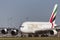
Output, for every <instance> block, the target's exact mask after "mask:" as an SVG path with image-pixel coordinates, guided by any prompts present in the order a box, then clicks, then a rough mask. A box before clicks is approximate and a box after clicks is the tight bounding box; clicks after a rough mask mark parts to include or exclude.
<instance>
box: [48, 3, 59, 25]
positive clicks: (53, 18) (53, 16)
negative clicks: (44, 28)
mask: <svg viewBox="0 0 60 40" xmlns="http://www.w3.org/2000/svg"><path fill="white" fill-rule="evenodd" d="M57 6H58V5H57V4H55V6H54V9H53V12H52V14H51V17H50V19H49V22H50V23H52V26H53V25H54V24H55V19H56V13H57Z"/></svg>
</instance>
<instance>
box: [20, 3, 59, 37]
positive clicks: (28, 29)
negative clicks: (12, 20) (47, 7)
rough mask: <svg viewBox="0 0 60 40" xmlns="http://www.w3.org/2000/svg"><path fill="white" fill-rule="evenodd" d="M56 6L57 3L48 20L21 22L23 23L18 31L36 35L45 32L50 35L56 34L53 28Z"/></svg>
mask: <svg viewBox="0 0 60 40" xmlns="http://www.w3.org/2000/svg"><path fill="white" fill-rule="evenodd" d="M57 7H58V5H57V4H55V6H54V9H53V12H52V14H51V17H50V19H49V21H48V22H31V21H30V22H23V24H22V25H21V27H20V31H21V32H22V33H25V34H29V35H30V34H34V35H38V34H41V36H42V35H44V34H47V33H50V34H51V35H57V31H56V29H55V26H57V25H56V24H55V19H56V13H57Z"/></svg>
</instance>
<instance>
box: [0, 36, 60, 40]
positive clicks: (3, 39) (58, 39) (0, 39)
mask: <svg viewBox="0 0 60 40" xmlns="http://www.w3.org/2000/svg"><path fill="white" fill-rule="evenodd" d="M0 40H60V37H0Z"/></svg>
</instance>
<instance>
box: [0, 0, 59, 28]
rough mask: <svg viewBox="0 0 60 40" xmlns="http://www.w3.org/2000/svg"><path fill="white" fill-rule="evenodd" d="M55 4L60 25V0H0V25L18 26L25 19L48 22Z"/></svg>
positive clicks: (57, 21)
mask: <svg viewBox="0 0 60 40" xmlns="http://www.w3.org/2000/svg"><path fill="white" fill-rule="evenodd" d="M55 4H58V10H57V17H56V24H57V25H60V0H0V27H16V28H18V27H19V26H20V25H21V24H22V23H23V22H25V21H38V22H42V21H43V22H48V21H49V18H50V16H51V13H52V10H53V7H54V5H55Z"/></svg>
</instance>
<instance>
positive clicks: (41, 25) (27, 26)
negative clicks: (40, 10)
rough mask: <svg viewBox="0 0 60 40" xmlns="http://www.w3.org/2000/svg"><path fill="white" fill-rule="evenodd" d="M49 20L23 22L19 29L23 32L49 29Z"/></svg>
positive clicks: (50, 25)
mask: <svg viewBox="0 0 60 40" xmlns="http://www.w3.org/2000/svg"><path fill="white" fill-rule="evenodd" d="M51 29H52V24H51V23H50V22H24V23H23V24H22V27H21V28H20V30H21V31H22V32H24V33H35V32H36V31H44V30H51Z"/></svg>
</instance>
